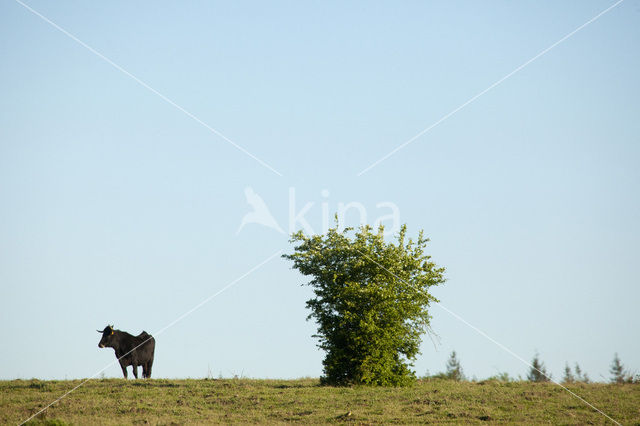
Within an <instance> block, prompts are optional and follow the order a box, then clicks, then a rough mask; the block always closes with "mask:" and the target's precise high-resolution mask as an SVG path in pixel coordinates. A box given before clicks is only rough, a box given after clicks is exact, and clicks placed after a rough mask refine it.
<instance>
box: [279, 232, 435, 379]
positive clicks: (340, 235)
mask: <svg viewBox="0 0 640 426" xmlns="http://www.w3.org/2000/svg"><path fill="white" fill-rule="evenodd" d="M383 231H384V227H382V226H380V227H379V228H378V231H377V233H376V232H373V231H372V228H371V227H370V226H362V227H360V228H358V229H357V230H354V229H353V228H347V229H344V230H342V231H341V230H339V229H338V225H337V223H336V227H335V228H332V229H329V230H328V231H327V233H326V234H324V235H313V236H306V235H304V233H303V232H302V231H300V232H297V233H295V234H293V235H292V237H291V240H290V241H291V242H292V243H295V244H298V245H297V246H295V248H294V252H293V253H292V254H285V255H283V257H284V258H286V259H289V260H292V261H293V268H295V269H297V270H298V271H300V273H302V274H303V275H306V276H310V277H311V278H312V279H311V281H310V282H308V283H307V284H308V285H309V286H311V287H312V288H313V291H314V295H315V297H314V298H312V299H310V300H308V301H307V308H309V309H310V310H311V313H310V314H309V316H308V318H307V319H315V320H316V322H317V324H318V331H317V334H316V335H314V337H317V338H318V339H319V344H318V346H319V347H320V348H321V349H323V350H324V351H325V352H326V356H325V358H324V361H323V366H324V376H323V377H322V382H323V383H324V384H332V385H348V384H371V385H394V386H397V385H406V384H409V383H412V382H413V381H414V380H415V373H414V372H413V371H411V370H410V367H411V366H412V365H413V364H412V362H413V361H414V360H415V358H416V356H417V355H418V354H419V347H420V342H421V336H422V335H423V334H424V333H425V331H427V330H428V326H429V320H430V318H431V317H430V315H429V313H428V307H429V304H430V303H431V302H437V299H436V298H435V297H433V296H432V295H431V294H430V293H429V289H430V287H431V286H434V285H438V284H442V283H443V282H444V281H445V279H444V276H443V274H444V268H440V267H438V266H436V264H435V263H434V262H432V261H431V260H430V259H431V258H430V256H428V255H426V254H425V247H426V245H427V242H428V241H429V240H428V239H427V238H425V237H424V234H423V232H422V231H421V232H420V234H419V236H418V238H417V240H415V241H414V240H412V239H411V238H407V236H406V233H407V227H406V225H403V226H402V228H401V229H400V232H399V234H398V235H397V239H396V241H395V242H386V241H385V239H384V235H383Z"/></svg>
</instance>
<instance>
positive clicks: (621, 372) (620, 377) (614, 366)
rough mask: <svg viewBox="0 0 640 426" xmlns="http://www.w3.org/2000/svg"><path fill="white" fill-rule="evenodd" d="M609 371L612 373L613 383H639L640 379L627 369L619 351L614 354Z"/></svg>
mask: <svg viewBox="0 0 640 426" xmlns="http://www.w3.org/2000/svg"><path fill="white" fill-rule="evenodd" d="M609 372H610V373H611V383H634V382H635V383H638V382H639V381H640V380H638V379H639V378H635V379H634V377H633V374H632V373H631V372H629V371H627V369H626V368H625V367H624V365H623V364H622V361H620V357H619V356H618V354H617V353H616V354H614V355H613V361H612V362H611V368H610V369H609Z"/></svg>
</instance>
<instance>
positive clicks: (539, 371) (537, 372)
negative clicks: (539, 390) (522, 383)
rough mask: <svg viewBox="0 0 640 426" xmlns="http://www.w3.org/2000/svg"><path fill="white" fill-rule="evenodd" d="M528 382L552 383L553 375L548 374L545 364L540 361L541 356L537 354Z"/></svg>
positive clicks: (532, 363) (532, 362)
mask: <svg viewBox="0 0 640 426" xmlns="http://www.w3.org/2000/svg"><path fill="white" fill-rule="evenodd" d="M527 380H529V381H530V382H549V381H551V374H549V373H547V369H546V368H545V366H544V363H543V362H542V361H540V356H539V355H538V354H535V355H534V357H533V361H531V368H530V369H529V374H528V375H527Z"/></svg>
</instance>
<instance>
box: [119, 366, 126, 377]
mask: <svg viewBox="0 0 640 426" xmlns="http://www.w3.org/2000/svg"><path fill="white" fill-rule="evenodd" d="M120 368H122V374H124V378H125V379H126V378H127V366H126V364H124V363H123V362H120Z"/></svg>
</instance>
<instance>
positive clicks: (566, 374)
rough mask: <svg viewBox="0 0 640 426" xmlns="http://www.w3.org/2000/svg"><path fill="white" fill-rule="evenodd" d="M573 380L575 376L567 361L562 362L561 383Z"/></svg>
mask: <svg viewBox="0 0 640 426" xmlns="http://www.w3.org/2000/svg"><path fill="white" fill-rule="evenodd" d="M576 366H577V364H576ZM575 381H576V378H575V376H574V375H573V373H572V372H571V367H569V363H568V362H567V363H565V364H564V377H563V378H562V383H573V382H575Z"/></svg>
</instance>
